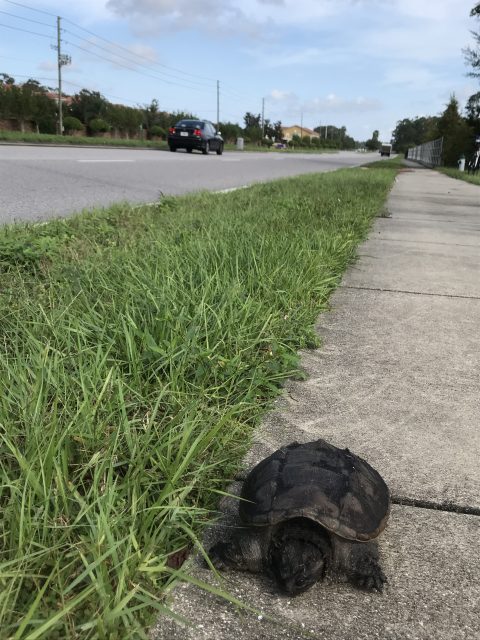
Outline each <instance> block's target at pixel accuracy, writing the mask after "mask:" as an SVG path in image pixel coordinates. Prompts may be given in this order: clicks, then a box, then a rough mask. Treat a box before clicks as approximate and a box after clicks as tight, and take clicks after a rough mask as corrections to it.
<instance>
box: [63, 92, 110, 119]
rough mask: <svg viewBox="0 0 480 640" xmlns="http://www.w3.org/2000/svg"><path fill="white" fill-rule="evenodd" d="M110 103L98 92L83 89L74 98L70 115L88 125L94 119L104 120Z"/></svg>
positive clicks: (69, 109) (69, 110) (69, 111)
mask: <svg viewBox="0 0 480 640" xmlns="http://www.w3.org/2000/svg"><path fill="white" fill-rule="evenodd" d="M107 103H108V101H107V100H106V98H104V97H103V96H102V94H101V93H99V92H98V91H89V90H88V89H82V90H81V91H79V92H78V93H76V94H75V95H74V96H73V98H72V103H71V105H70V106H69V108H68V115H71V116H74V117H75V118H78V119H79V120H80V121H81V122H83V123H84V124H86V125H88V124H89V122H90V120H93V118H103V117H104V115H105V111H106V109H107Z"/></svg>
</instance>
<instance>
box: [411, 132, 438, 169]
mask: <svg viewBox="0 0 480 640" xmlns="http://www.w3.org/2000/svg"><path fill="white" fill-rule="evenodd" d="M442 149H443V138H437V139H436V140H432V141H431V142H425V143H424V144H420V145H418V147H412V148H410V149H409V150H408V155H407V158H408V159H409V160H415V161H416V162H420V163H421V164H426V165H427V166H429V167H438V166H439V165H440V164H441V162H442Z"/></svg>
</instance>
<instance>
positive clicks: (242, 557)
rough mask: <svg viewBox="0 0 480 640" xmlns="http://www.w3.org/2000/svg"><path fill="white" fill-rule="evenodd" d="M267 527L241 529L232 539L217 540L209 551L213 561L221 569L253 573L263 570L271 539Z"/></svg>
mask: <svg viewBox="0 0 480 640" xmlns="http://www.w3.org/2000/svg"><path fill="white" fill-rule="evenodd" d="M266 529H268V527H266V528H263V527H262V529H260V530H259V531H255V530H251V529H240V530H238V531H236V532H235V533H234V535H233V537H232V539H231V540H230V541H228V542H217V543H216V544H214V545H213V546H212V547H210V549H209V551H208V556H209V558H210V561H211V563H212V564H213V566H214V567H215V568H216V569H219V570H220V571H222V570H224V569H229V568H231V569H236V570H237V571H250V572H251V573H258V572H260V571H262V570H263V568H264V559H265V556H266V550H267V547H268V540H269V535H268V531H266Z"/></svg>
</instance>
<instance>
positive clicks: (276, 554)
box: [209, 440, 390, 595]
mask: <svg viewBox="0 0 480 640" xmlns="http://www.w3.org/2000/svg"><path fill="white" fill-rule="evenodd" d="M389 510H390V495H389V490H388V487H387V485H386V484H385V482H384V481H383V479H382V478H381V476H380V474H379V473H378V472H377V471H375V469H373V468H372V467H371V466H370V465H369V464H368V463H367V462H365V460H362V458H359V457H358V456H356V455H355V454H353V453H351V452H350V451H349V450H348V449H338V448H337V447H334V446H333V445H331V444H329V443H328V442H325V440H316V441H315V442H307V443H306V444H298V443H297V442H293V443H292V444H289V445H288V446H285V447H282V448H281V449H279V450H278V451H275V452H274V453H273V454H272V455H271V456H269V457H268V458H265V459H264V460H262V461H261V462H260V463H259V464H258V465H257V466H256V467H254V468H253V469H252V470H251V471H250V473H249V474H248V476H247V478H246V480H245V483H244V485H243V488H242V492H241V500H240V503H239V515H240V519H241V521H242V523H243V524H244V525H246V526H245V527H242V528H240V529H239V530H237V531H236V533H235V534H234V536H233V538H232V539H231V540H230V541H229V542H218V543H217V544H215V545H213V547H211V549H210V551H209V556H210V560H211V562H212V564H213V565H214V566H215V568H217V569H224V568H228V567H232V568H235V569H238V570H244V571H251V572H260V571H266V572H267V573H269V574H271V575H272V574H273V576H274V578H275V579H276V581H277V583H278V585H279V587H280V588H281V589H282V591H285V592H286V593H288V594H290V595H296V594H298V593H301V592H303V591H305V590H306V589H308V588H309V587H311V586H312V585H313V584H314V583H315V582H317V581H318V580H322V579H323V577H324V575H325V572H326V571H327V570H329V572H330V573H332V574H338V573H339V574H343V575H344V576H345V577H346V578H347V579H348V580H349V581H350V582H352V583H353V584H355V585H356V586H358V587H361V588H365V589H377V590H378V591H381V590H382V588H383V584H384V582H386V578H385V576H384V574H383V571H382V569H381V567H380V564H379V560H378V551H377V546H376V544H375V542H372V540H373V539H374V538H376V537H377V536H378V535H379V534H380V533H381V532H382V531H383V529H384V528H385V525H386V523H387V519H388V515H389Z"/></svg>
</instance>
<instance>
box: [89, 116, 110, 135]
mask: <svg viewBox="0 0 480 640" xmlns="http://www.w3.org/2000/svg"><path fill="white" fill-rule="evenodd" d="M88 128H89V129H90V131H91V132H92V133H105V131H108V130H109V129H110V125H109V124H108V122H105V120H103V119H102V118H93V120H90V122H89V123H88Z"/></svg>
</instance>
